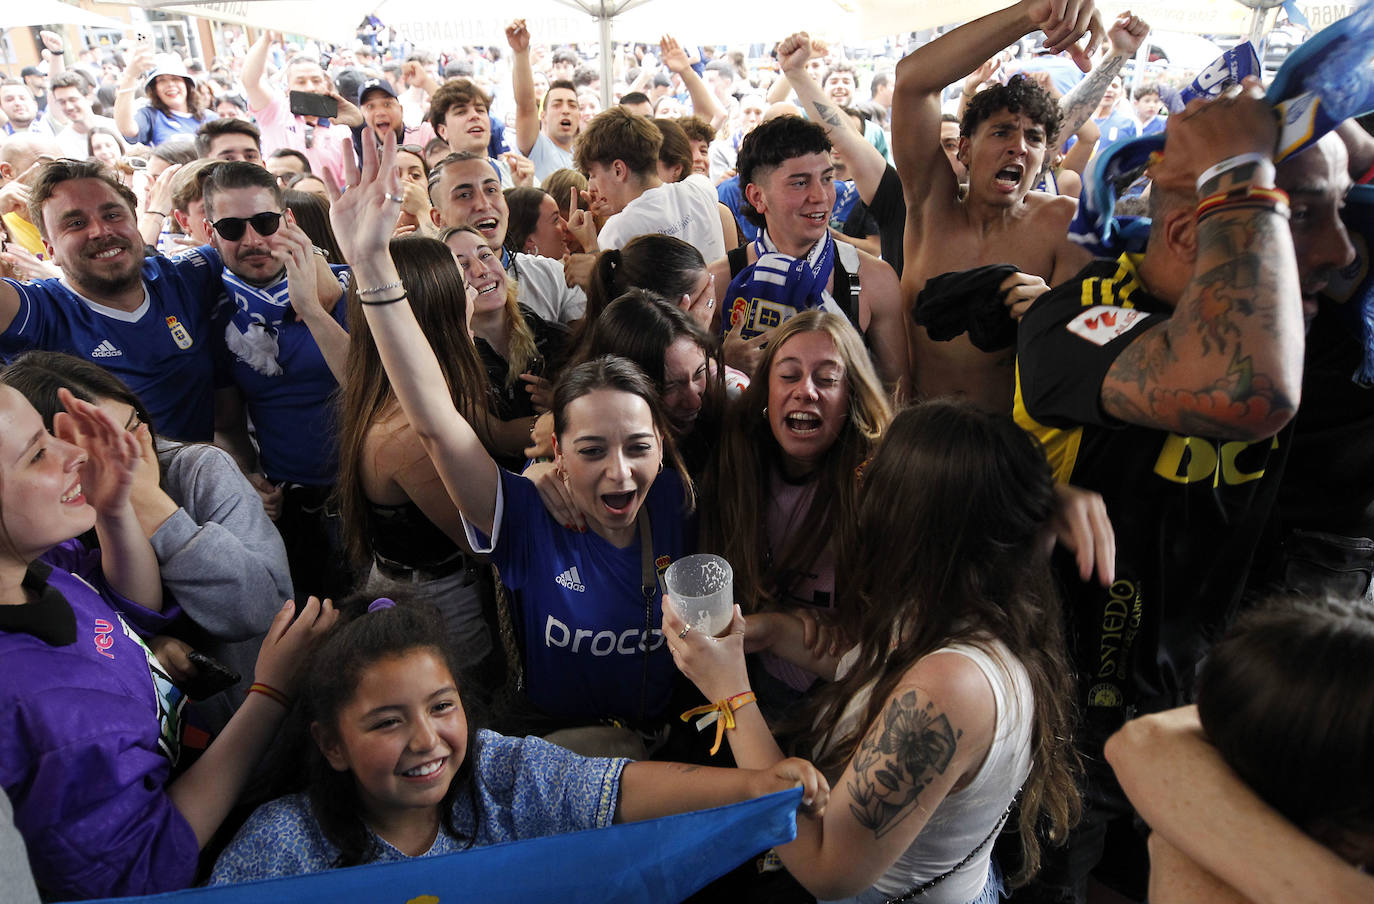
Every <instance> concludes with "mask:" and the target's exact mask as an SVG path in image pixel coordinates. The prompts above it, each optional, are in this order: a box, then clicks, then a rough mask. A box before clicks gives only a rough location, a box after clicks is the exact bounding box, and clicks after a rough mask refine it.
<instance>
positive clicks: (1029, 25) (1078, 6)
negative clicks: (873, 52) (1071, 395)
mask: <svg viewBox="0 0 1374 904" xmlns="http://www.w3.org/2000/svg"><path fill="white" fill-rule="evenodd" d="M1055 6H1056V4H1055V3H1052V2H1050V0H1021V2H1020V3H1017V4H1016V5H1015V6H1012V7H1009V8H1007V9H1004V10H1002V11H1000V12H996V13H993V14H991V15H988V16H984V17H983V18H981V19H978V20H976V21H974V22H970V23H969V24H967V25H965V26H962V27H960V28H957V29H955V30H954V31H951V32H949V33H948V34H946V35H943V36H941V37H940V38H938V39H937V40H935V41H932V42H931V43H929V44H926V45H924V46H923V47H921V48H919V49H917V50H916V51H914V52H913V53H911V54H908V55H907V56H906V57H905V58H904V59H903V60H902V61H901V62H900V63H899V64H898V66H897V87H896V91H895V95H894V101H893V106H892V125H893V132H894V133H895V134H899V135H903V136H908V137H907V138H906V139H905V140H903V141H900V142H897V143H896V146H895V148H894V155H895V157H896V164H897V173H898V175H899V176H900V177H901V180H902V185H903V188H904V190H905V194H906V206H907V219H906V235H905V239H904V243H903V244H904V250H905V254H904V258H905V267H904V269H903V271H902V292H903V296H904V298H905V300H906V304H907V307H908V309H909V308H910V307H911V306H912V305H914V303H915V299H916V296H917V295H918V294H919V293H920V291H921V289H922V288H923V287H924V286H925V284H926V282H927V280H929V279H931V278H932V277H935V276H938V275H940V274H943V273H949V272H951V271H955V270H966V269H969V268H971V267H979V266H983V265H986V264H1012V265H1013V266H1015V267H1016V268H1017V269H1018V270H1020V271H1021V273H1020V274H1017V275H1014V276H1013V277H1011V278H1009V280H1008V281H1007V282H1006V283H1003V285H1004V286H1007V285H1008V284H1011V294H1010V295H1009V296H1008V302H1009V303H1011V302H1015V301H1017V300H1024V299H1028V298H1031V297H1034V295H1035V294H1038V293H1039V292H1043V291H1044V290H1045V288H1046V287H1048V286H1053V285H1057V284H1058V283H1061V282H1063V281H1064V280H1066V279H1068V278H1069V277H1071V276H1072V275H1073V274H1075V273H1077V272H1078V271H1079V270H1080V269H1082V268H1083V267H1084V266H1085V265H1086V264H1087V263H1088V262H1089V261H1090V260H1091V256H1090V255H1089V254H1088V252H1087V251H1085V250H1083V249H1082V248H1080V247H1078V246H1076V245H1074V244H1073V243H1071V242H1070V241H1069V239H1068V227H1069V221H1070V220H1071V219H1072V218H1073V215H1074V211H1075V210H1076V204H1075V202H1074V200H1073V199H1072V198H1063V197H1056V196H1052V195H1045V194H1040V193H1037V192H1032V191H1031V186H1032V185H1033V184H1034V183H1035V180H1036V178H1037V176H1038V174H1039V171H1040V165H1041V162H1042V161H1043V160H1044V157H1045V153H1046V150H1047V148H1050V147H1053V146H1054V142H1055V140H1056V138H1057V133H1058V131H1059V126H1060V119H1061V117H1060V112H1059V109H1058V106H1057V105H1056V104H1055V102H1054V100H1053V99H1051V98H1050V97H1049V95H1047V94H1046V93H1045V92H1044V91H1043V90H1041V89H1040V87H1039V86H1037V85H1036V84H1034V83H1033V82H1030V81H1027V80H1025V79H1022V78H1014V79H1013V80H1012V82H1011V83H1010V84H1008V85H1006V86H998V87H995V88H992V89H989V90H987V91H983V92H980V93H979V94H978V96H977V97H976V98H975V99H974V100H973V101H971V102H970V103H969V108H968V111H967V112H966V113H965V116H964V121H963V123H962V128H961V134H960V137H959V153H958V158H959V162H961V163H962V164H963V165H964V166H965V167H966V168H967V170H968V192H967V195H966V196H965V197H964V198H962V199H961V198H960V197H959V182H958V180H957V179H956V177H955V175H954V171H953V170H952V169H951V168H950V166H949V164H948V161H947V159H946V158H945V155H944V151H943V150H942V149H941V147H940V125H941V123H940V93H941V91H942V90H943V89H944V87H945V86H946V85H948V84H950V83H951V82H955V81H958V80H959V79H961V78H963V77H964V76H965V75H967V74H968V73H969V72H971V71H972V70H973V69H974V68H976V67H977V66H978V65H979V64H980V63H982V62H983V61H984V60H986V59H988V58H989V57H991V56H993V55H994V54H996V53H997V52H998V51H999V50H1001V49H1002V48H1004V47H1006V46H1007V45H1008V44H1011V43H1014V42H1015V41H1016V40H1017V39H1019V38H1020V37H1021V36H1022V35H1026V34H1029V33H1030V32H1032V31H1034V30H1036V29H1037V28H1038V29H1042V30H1043V31H1044V32H1045V35H1046V43H1047V46H1049V47H1050V48H1051V49H1053V50H1056V51H1057V50H1061V49H1064V48H1068V47H1070V46H1072V45H1073V42H1075V41H1077V39H1078V38H1079V37H1080V36H1082V35H1083V34H1084V32H1085V31H1087V32H1090V37H1089V47H1088V50H1087V52H1088V53H1090V52H1091V50H1092V47H1093V46H1094V45H1095V44H1096V43H1097V41H1098V38H1099V36H1100V34H1101V23H1100V21H1099V20H1098V18H1097V13H1096V12H1095V10H1094V9H1093V6H1092V2H1091V0H1069V2H1068V3H1067V5H1066V6H1065V8H1064V10H1063V14H1062V16H1060V17H1056V16H1055V14H1054V8H1055ZM1075 54H1076V57H1077V59H1076V62H1078V63H1079V65H1080V66H1081V67H1082V68H1084V69H1086V68H1087V65H1086V64H1087V58H1086V56H1083V55H1082V52H1079V51H1077V50H1075ZM909 333H910V338H911V361H912V376H913V389H914V392H915V395H916V397H917V398H918V399H920V398H935V397H939V396H947V395H959V396H964V397H967V398H968V399H969V400H970V401H972V402H974V403H975V404H977V405H980V406H982V407H984V408H987V409H989V410H992V411H1001V412H1009V411H1010V410H1011V403H1012V393H1013V365H1014V362H1015V360H1016V356H1015V349H1006V350H1004V351H999V352H993V353H988V352H982V351H979V350H978V349H976V348H974V346H973V344H972V343H971V342H969V340H968V338H967V337H965V336H960V337H958V338H956V339H954V340H952V341H950V342H935V341H933V340H931V339H930V337H929V336H928V335H927V333H926V330H925V328H924V327H921V326H917V325H915V324H911V326H910V330H909Z"/></svg>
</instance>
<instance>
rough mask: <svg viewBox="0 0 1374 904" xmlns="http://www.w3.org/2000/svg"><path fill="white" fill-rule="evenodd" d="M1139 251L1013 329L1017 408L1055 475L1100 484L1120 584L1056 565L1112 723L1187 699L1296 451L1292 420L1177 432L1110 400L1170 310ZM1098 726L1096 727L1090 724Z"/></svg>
mask: <svg viewBox="0 0 1374 904" xmlns="http://www.w3.org/2000/svg"><path fill="white" fill-rule="evenodd" d="M1138 262H1139V257H1138V256H1132V255H1123V256H1122V257H1121V258H1119V259H1117V260H1098V261H1094V262H1093V263H1092V264H1090V265H1088V266H1087V267H1086V268H1084V270H1083V271H1082V272H1081V273H1079V274H1078V276H1077V277H1075V278H1074V279H1072V280H1070V281H1069V282H1067V283H1065V284H1063V285H1061V286H1058V287H1057V288H1055V289H1054V290H1052V291H1050V292H1047V293H1045V294H1044V295H1042V296H1041V297H1040V298H1039V300H1038V301H1037V302H1036V303H1035V305H1034V306H1033V307H1032V308H1031V309H1030V311H1029V312H1028V313H1027V314H1026V316H1025V318H1024V319H1023V320H1022V322H1021V326H1020V330H1019V334H1018V340H1017V341H1018V357H1017V373H1016V400H1015V410H1014V414H1015V417H1016V420H1017V423H1019V424H1020V425H1021V426H1022V427H1023V428H1024V429H1026V430H1027V431H1029V432H1030V433H1031V434H1032V435H1034V436H1035V437H1037V438H1038V439H1039V440H1040V441H1041V443H1042V444H1043V445H1044V447H1045V452H1046V455H1047V456H1048V457H1049V460H1050V464H1051V466H1052V467H1053V468H1054V472H1055V478H1056V479H1057V480H1058V481H1060V482H1061V483H1072V484H1073V485H1075V486H1078V487H1083V488H1085V489H1089V490H1095V491H1096V492H1098V493H1100V494H1102V497H1103V499H1104V500H1105V501H1106V504H1107V512H1108V514H1109V515H1110V517H1111V520H1112V525H1113V527H1114V528H1115V530H1116V547H1117V559H1116V581H1115V583H1113V584H1112V586H1111V587H1110V588H1103V587H1102V586H1101V585H1100V584H1098V583H1096V581H1095V580H1094V581H1093V582H1090V583H1083V582H1082V581H1080V580H1079V578H1078V575H1077V571H1076V569H1074V570H1072V573H1069V572H1068V571H1067V570H1066V571H1065V572H1064V573H1063V574H1062V577H1063V580H1062V585H1063V587H1064V592H1065V604H1066V612H1067V615H1068V619H1069V624H1070V636H1069V642H1070V649H1071V652H1072V655H1073V657H1074V660H1075V662H1074V665H1075V668H1076V670H1077V672H1078V677H1079V683H1080V690H1081V696H1082V699H1081V700H1080V703H1081V705H1083V706H1084V707H1085V710H1084V712H1085V715H1086V716H1087V718H1088V722H1089V726H1090V728H1093V729H1100V730H1102V731H1110V730H1112V729H1113V728H1114V727H1115V726H1117V725H1119V724H1120V722H1121V720H1122V719H1123V718H1126V717H1129V715H1130V714H1132V713H1133V712H1134V710H1136V709H1137V708H1138V709H1140V710H1141V711H1154V710H1159V709H1164V708H1167V707H1169V706H1173V705H1177V704H1181V703H1183V702H1186V701H1189V700H1191V699H1192V693H1193V685H1194V678H1195V673H1196V669H1197V666H1198V664H1199V662H1200V661H1201V659H1202V657H1203V655H1204V654H1205V652H1206V650H1207V648H1208V646H1209V645H1210V644H1211V643H1212V641H1214V640H1215V639H1216V636H1217V634H1218V632H1219V631H1220V629H1221V628H1222V627H1223V626H1224V624H1225V622H1226V620H1227V618H1228V616H1229V615H1230V614H1231V612H1232V611H1233V609H1234V607H1235V606H1236V605H1237V604H1238V602H1239V598H1240V593H1241V589H1242V587H1243V586H1244V584H1245V577H1246V574H1247V572H1248V571H1249V568H1250V562H1251V558H1252V557H1253V555H1254V552H1255V547H1256V544H1257V543H1258V542H1259V538H1260V535H1261V533H1262V532H1263V530H1264V525H1265V520H1266V518H1267V516H1268V514H1269V511H1270V509H1271V507H1272V506H1273V503H1274V499H1275V496H1276V494H1277V490H1278V484H1279V478H1280V477H1281V475H1282V471H1283V464H1284V459H1285V458H1286V457H1287V454H1288V449H1287V446H1288V442H1287V437H1288V428H1285V429H1284V430H1283V431H1281V432H1280V433H1279V434H1278V435H1277V436H1275V437H1273V438H1270V439H1266V440H1263V441H1261V442H1256V443H1246V442H1231V441H1225V440H1219V439H1213V438H1209V437H1204V436H1180V435H1178V434H1175V433H1169V432H1167V431H1163V430H1158V429H1154V428H1148V427H1141V426H1136V425H1132V424H1126V423H1122V422H1120V421H1117V420H1116V419H1115V418H1113V417H1111V416H1110V415H1109V414H1107V413H1106V412H1105V411H1103V410H1102V403H1101V390H1102V381H1103V379H1104V378H1105V376H1106V374H1107V371H1108V369H1109V368H1110V367H1111V365H1112V362H1113V361H1115V360H1116V358H1117V356H1118V355H1120V354H1121V352H1122V351H1123V350H1124V349H1125V348H1126V347H1127V346H1128V345H1130V344H1131V343H1132V342H1134V341H1136V340H1137V339H1139V338H1140V337H1142V336H1144V335H1145V334H1146V333H1147V332H1148V331H1149V330H1150V329H1151V328H1153V327H1155V326H1157V325H1159V324H1160V323H1162V322H1164V321H1165V320H1167V319H1168V317H1169V316H1170V314H1171V312H1172V309H1171V308H1170V306H1169V305H1167V304H1165V303H1163V302H1161V301H1160V300H1159V299H1157V298H1154V297H1153V296H1151V295H1150V294H1149V293H1148V292H1147V291H1146V289H1145V287H1144V286H1143V284H1142V283H1141V281H1140V278H1139V275H1138V273H1137V269H1136V267H1137V264H1138ZM1094 733H1096V732H1094Z"/></svg>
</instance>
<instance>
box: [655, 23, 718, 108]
mask: <svg viewBox="0 0 1374 904" xmlns="http://www.w3.org/2000/svg"><path fill="white" fill-rule="evenodd" d="M658 47H659V57H660V58H661V59H662V60H663V64H664V65H665V66H667V67H668V68H669V69H671V70H672V71H673V72H675V73H677V75H678V78H680V79H682V85H683V87H685V88H686V89H687V93H688V94H690V95H691V96H692V112H693V113H695V114H696V115H697V116H700V117H701V118H702V119H705V120H707V121H709V122H710V123H711V128H713V129H716V130H719V129H720V127H721V126H722V125H724V124H725V120H726V119H728V118H729V115H730V114H729V113H727V112H726V110H725V108H724V107H722V106H721V105H720V102H719V101H718V100H716V96H715V95H714V94H712V93H711V89H710V88H708V87H706V83H705V82H703V81H702V80H701V76H699V75H697V71H696V70H695V69H693V68H692V61H691V59H690V58H689V57H688V56H687V51H685V50H683V49H682V45H681V44H679V43H678V42H677V39H676V38H674V37H673V36H671V35H664V36H663V37H662V38H660V39H659V43H658Z"/></svg>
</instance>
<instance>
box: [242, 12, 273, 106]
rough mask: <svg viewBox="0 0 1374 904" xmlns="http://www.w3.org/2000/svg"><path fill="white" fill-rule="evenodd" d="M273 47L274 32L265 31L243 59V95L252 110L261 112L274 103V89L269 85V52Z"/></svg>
mask: <svg viewBox="0 0 1374 904" xmlns="http://www.w3.org/2000/svg"><path fill="white" fill-rule="evenodd" d="M271 46H272V32H270V31H266V30H264V31H263V33H262V34H261V35H259V36H258V39H257V40H256V41H254V42H253V46H252V47H249V48H248V53H247V55H246V56H244V58H243V93H244V94H245V95H246V96H247V98H248V109H250V110H261V109H263V108H264V107H266V106H267V105H268V104H270V103H271V102H272V94H273V92H272V88H271V86H270V85H268V84H267V51H268V48H270V47H271Z"/></svg>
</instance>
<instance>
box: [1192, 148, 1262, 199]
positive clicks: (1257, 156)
mask: <svg viewBox="0 0 1374 904" xmlns="http://www.w3.org/2000/svg"><path fill="white" fill-rule="evenodd" d="M1247 163H1267V164H1269V166H1270V167H1271V168H1272V167H1273V165H1274V162H1273V160H1271V159H1270V157H1269V155H1268V154H1262V153H1260V152H1259V151H1251V152H1250V153H1248V154H1237V155H1236V156H1234V157H1227V158H1226V159H1225V160H1222V161H1221V162H1220V163H1215V164H1213V165H1212V166H1209V167H1207V169H1205V170H1203V172H1202V175H1201V176H1198V177H1197V190H1198V191H1202V187H1203V186H1204V185H1206V184H1207V183H1208V182H1210V181H1212V180H1213V179H1215V178H1217V177H1218V176H1220V175H1222V174H1223V173H1228V172H1230V171H1231V170H1233V169H1237V168H1239V167H1242V166H1245V165H1246V164H1247ZM1270 175H1271V178H1272V173H1271V174H1270Z"/></svg>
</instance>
